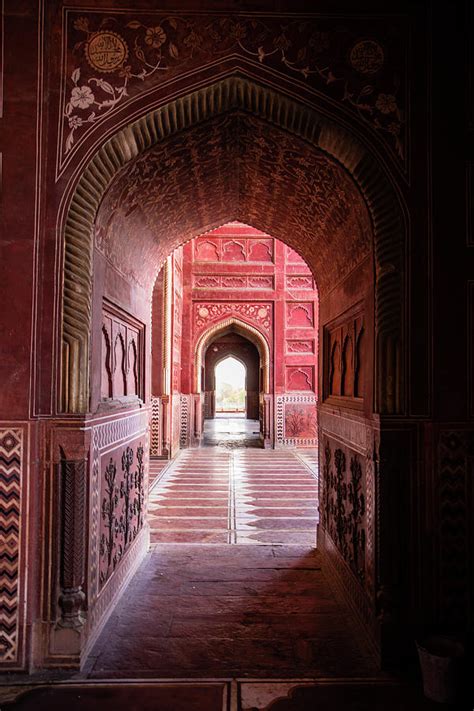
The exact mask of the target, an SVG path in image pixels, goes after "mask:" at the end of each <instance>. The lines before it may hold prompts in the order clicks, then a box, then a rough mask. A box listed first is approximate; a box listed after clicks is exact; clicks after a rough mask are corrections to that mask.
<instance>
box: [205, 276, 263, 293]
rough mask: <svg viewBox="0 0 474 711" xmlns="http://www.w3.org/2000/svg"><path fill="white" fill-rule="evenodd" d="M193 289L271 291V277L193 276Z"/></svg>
mask: <svg viewBox="0 0 474 711" xmlns="http://www.w3.org/2000/svg"><path fill="white" fill-rule="evenodd" d="M193 287H194V288H195V289H271V290H273V288H274V284H273V276H271V275H268V276H266V275H264V276H261V275H259V274H255V275H250V274H249V275H242V276H241V275H238V276H229V275H224V274H222V275H214V274H213V275H209V274H201V275H200V274H195V275H194V276H193Z"/></svg>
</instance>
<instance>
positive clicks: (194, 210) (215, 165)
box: [95, 111, 372, 293]
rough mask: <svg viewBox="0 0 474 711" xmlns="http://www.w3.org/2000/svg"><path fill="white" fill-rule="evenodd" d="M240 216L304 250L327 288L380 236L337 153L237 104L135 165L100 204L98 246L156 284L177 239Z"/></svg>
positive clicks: (132, 275)
mask: <svg viewBox="0 0 474 711" xmlns="http://www.w3.org/2000/svg"><path fill="white" fill-rule="evenodd" d="M234 219H236V220H240V221H242V222H245V223H247V224H249V225H252V226H254V227H257V228H258V229H261V230H263V231H265V232H267V233H268V234H270V235H272V236H273V237H276V238H278V239H280V240H282V241H284V242H286V243H287V244H289V245H290V246H291V247H293V248H294V249H296V250H297V251H298V252H299V253H300V254H301V255H302V256H303V257H304V258H305V260H306V261H307V263H308V264H309V265H310V266H311V268H312V269H313V272H314V274H315V276H316V279H317V282H318V286H319V288H320V290H321V292H323V293H324V291H326V290H328V289H330V288H331V286H333V285H335V284H336V283H337V282H339V281H340V280H341V278H343V277H344V276H345V275H346V274H347V273H349V272H350V271H351V270H352V269H353V268H354V267H355V266H356V265H357V264H359V263H360V262H361V261H362V260H363V259H364V258H365V257H366V256H367V255H368V254H369V252H370V249H371V245H372V230H371V221H370V217H369V213H368V210H367V207H366V205H365V202H364V199H363V197H362V195H361V194H360V192H359V189H358V188H357V186H356V185H355V183H354V181H353V180H352V178H351V177H350V176H349V174H348V173H347V172H346V170H345V169H344V168H343V167H342V166H341V165H340V164H339V163H337V161H335V160H334V159H333V158H330V157H328V156H327V154H325V153H324V152H323V151H322V150H321V149H318V148H315V147H314V146H312V145H310V144H309V143H307V142H306V141H304V140H303V139H301V138H299V137H296V136H294V135H292V134H290V133H289V132H287V131H285V130H283V129H281V128H278V127H276V126H273V125H271V124H270V123H268V122H266V121H265V120H263V119H259V118H257V117H255V116H251V115H249V114H246V113H244V112H242V111H233V112H229V113H227V114H224V115H220V116H217V117H215V118H213V119H211V120H209V121H206V122H204V123H201V124H199V125H197V126H195V127H193V128H190V129H187V130H185V131H182V132H181V133H179V134H176V135H174V136H172V137H170V138H168V139H166V140H164V141H162V142H160V143H159V144H158V145H156V146H155V147H153V148H152V149H150V150H148V151H147V152H145V153H143V154H142V155H141V156H139V157H138V158H137V159H135V160H134V161H132V162H131V163H129V164H127V166H126V167H125V168H123V169H122V171H121V172H120V173H119V174H118V175H117V177H116V179H115V180H114V182H113V183H112V185H111V186H110V188H109V190H108V192H107V193H106V195H105V197H104V199H103V201H102V204H101V206H100V209H99V212H98V216H97V220H96V230H95V240H96V246H97V248H98V249H99V250H100V251H101V252H103V253H104V254H105V255H106V256H107V258H108V259H109V261H110V262H111V263H112V264H113V265H114V266H115V267H116V268H117V269H118V270H119V271H120V272H121V273H122V274H124V275H126V276H127V278H129V279H131V280H133V281H136V282H138V283H141V284H142V285H144V286H149V287H150V288H151V286H152V284H153V280H154V277H155V275H156V272H157V270H158V268H159V267H160V265H161V264H162V262H163V260H164V259H165V258H166V256H167V255H168V254H169V253H170V252H171V251H172V250H173V249H174V248H175V247H177V246H178V245H179V244H182V243H183V242H184V241H187V240H189V239H191V238H192V237H195V236H196V235H197V234H201V233H202V232H205V231H207V230H209V229H212V228H213V227H216V226H218V225H220V224H223V223H225V222H228V221H230V220H234Z"/></svg>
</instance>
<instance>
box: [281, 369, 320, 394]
mask: <svg viewBox="0 0 474 711" xmlns="http://www.w3.org/2000/svg"><path fill="white" fill-rule="evenodd" d="M285 370H286V388H287V390H289V391H292V390H296V391H298V392H299V391H302V390H309V391H313V390H314V368H313V366H311V365H290V366H288V365H287V366H286V369H285Z"/></svg>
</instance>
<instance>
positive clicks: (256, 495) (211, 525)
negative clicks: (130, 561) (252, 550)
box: [148, 446, 318, 546]
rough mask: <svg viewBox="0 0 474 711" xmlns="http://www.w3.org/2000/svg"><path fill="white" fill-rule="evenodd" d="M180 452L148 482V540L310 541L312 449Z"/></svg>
mask: <svg viewBox="0 0 474 711" xmlns="http://www.w3.org/2000/svg"><path fill="white" fill-rule="evenodd" d="M301 452H302V453H301V454H300V453H299V452H298V451H296V450H295V451H292V450H269V449H256V448H248V447H243V448H238V447H231V448H229V447H227V446H216V447H203V448H200V449H187V450H183V451H182V452H181V453H180V455H179V456H178V458H177V459H176V460H175V461H174V462H173V463H172V464H171V465H170V466H169V467H168V469H166V471H165V473H164V474H163V476H162V477H161V478H160V479H159V481H158V483H157V484H155V486H154V487H153V488H152V490H151V492H150V497H149V505H148V521H149V523H150V527H151V543H152V544H157V543H186V544H203V543H213V544H223V543H229V544H253V545H272V544H280V545H283V544H284V545H307V546H312V545H313V546H314V545H315V544H316V525H317V522H318V511H317V506H318V501H317V495H318V481H317V456H316V450H301Z"/></svg>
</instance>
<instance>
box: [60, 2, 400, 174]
mask: <svg viewBox="0 0 474 711" xmlns="http://www.w3.org/2000/svg"><path fill="white" fill-rule="evenodd" d="M394 22H395V17H394V16H393V15H392V16H391V23H394ZM405 22H406V21H405V20H402V19H401V20H400V22H399V24H398V25H397V27H396V31H394V32H393V37H390V36H389V35H388V34H387V31H386V23H385V22H384V21H383V20H382V19H380V20H377V19H376V18H374V17H372V18H371V20H370V23H371V24H370V30H368V29H367V20H365V21H361V20H360V18H355V17H353V16H352V17H351V18H350V19H349V18H348V19H345V21H344V23H341V22H339V21H337V20H336V19H335V18H334V19H333V18H330V17H327V18H324V17H318V18H317V19H315V18H314V16H308V17H306V18H303V17H300V18H298V19H294V18H291V16H290V17H288V18H287V19H285V21H284V29H283V30H282V18H281V16H280V15H271V14H270V13H268V12H266V13H265V14H264V15H263V16H259V15H257V14H255V13H252V14H251V15H245V14H242V12H239V13H238V14H234V13H228V14H227V15H222V14H219V15H212V14H209V13H205V14H193V15H189V14H186V13H184V14H183V13H182V12H179V11H177V12H173V15H172V16H170V15H169V13H159V12H152V13H150V12H148V13H143V12H141V13H135V15H134V16H133V15H132V16H130V15H129V14H127V15H124V14H117V13H114V12H113V11H110V10H108V11H107V12H104V13H100V12H97V11H96V12H94V13H89V12H87V10H80V11H77V10H68V12H67V13H66V36H65V37H63V42H64V43H65V45H66V46H64V48H63V56H64V58H65V63H64V66H63V73H64V76H65V77H67V78H68V80H67V81H66V82H64V91H63V94H62V96H61V114H62V117H63V126H62V130H61V134H62V135H61V142H60V145H59V155H58V171H59V173H60V171H61V170H62V169H63V168H64V167H65V165H67V163H68V161H69V160H70V157H71V155H73V154H74V152H75V150H76V149H77V148H78V146H80V145H81V143H82V141H83V140H84V139H85V138H86V137H87V135H88V133H89V131H90V130H91V128H92V127H93V126H94V125H96V124H97V123H99V122H101V121H103V120H104V119H105V118H106V117H108V116H110V114H113V113H115V112H116V111H117V110H119V109H121V108H123V106H124V104H126V103H127V102H128V101H130V100H131V99H133V98H134V97H136V96H138V95H139V94H140V93H141V92H143V91H149V90H150V86H151V85H152V84H155V85H156V82H160V81H167V82H169V81H170V80H171V79H173V78H177V77H179V75H181V74H182V73H190V72H192V70H193V69H195V68H196V66H199V65H201V64H207V63H209V62H212V61H213V60H214V59H215V57H216V56H219V57H221V58H222V59H225V58H227V57H229V56H235V55H237V56H238V55H240V56H241V57H243V58H244V59H245V61H246V62H250V63H254V64H255V65H256V66H259V65H260V66H261V65H263V66H265V67H267V68H268V71H270V72H271V73H272V74H277V75H278V74H281V75H287V76H290V77H291V80H294V79H296V80H297V81H298V82H304V83H305V84H306V85H308V86H309V87H310V89H311V90H315V89H316V90H317V91H320V92H323V93H325V94H326V95H327V96H328V97H329V98H330V99H332V101H336V102H339V103H341V104H343V105H344V106H345V107H346V109H347V110H348V111H350V112H353V113H354V114H355V116H356V117H357V120H359V121H361V122H363V123H365V124H366V125H368V126H370V127H371V128H372V130H374V132H376V133H378V134H379V136H380V138H381V140H383V141H384V143H385V146H386V148H387V150H389V151H390V152H392V153H393V154H394V155H395V156H396V157H397V159H398V160H400V161H401V162H402V163H403V161H404V160H405V136H404V125H403V121H402V117H404V116H405V115H406V96H405V93H406V76H405V74H406V59H405V58H406V53H407V47H406V43H407V37H408V31H407V29H406V24H405ZM367 34H369V36H367ZM361 37H363V38H364V39H361ZM395 38H396V41H395ZM104 46H107V54H104V52H103V47H104ZM105 57H107V59H105Z"/></svg>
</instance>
